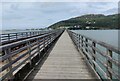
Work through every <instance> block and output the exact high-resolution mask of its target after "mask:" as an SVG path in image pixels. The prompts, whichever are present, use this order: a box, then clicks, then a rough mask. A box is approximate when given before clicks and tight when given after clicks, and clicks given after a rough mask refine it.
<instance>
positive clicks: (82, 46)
mask: <svg viewBox="0 0 120 81" xmlns="http://www.w3.org/2000/svg"><path fill="white" fill-rule="evenodd" d="M81 50H82V51H83V36H81Z"/></svg>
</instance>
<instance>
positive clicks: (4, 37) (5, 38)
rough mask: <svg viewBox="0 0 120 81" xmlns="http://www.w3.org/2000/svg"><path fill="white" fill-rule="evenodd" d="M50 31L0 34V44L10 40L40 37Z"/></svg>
mask: <svg viewBox="0 0 120 81" xmlns="http://www.w3.org/2000/svg"><path fill="white" fill-rule="evenodd" d="M49 32H51V31H31V32H17V33H5V34H0V43H4V42H9V41H12V40H18V39H22V38H27V37H32V36H36V35H41V34H45V33H49Z"/></svg>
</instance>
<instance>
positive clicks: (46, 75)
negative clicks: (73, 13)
mask: <svg viewBox="0 0 120 81" xmlns="http://www.w3.org/2000/svg"><path fill="white" fill-rule="evenodd" d="M96 78H97V77H95V76H94V74H93V73H92V72H91V71H90V70H89V67H88V66H87V65H86V63H85V60H84V59H83V57H82V55H81V54H80V53H79V52H78V51H77V50H76V48H75V46H74V44H73V42H72V40H71V39H70V37H69V35H68V33H67V32H66V31H65V32H64V33H63V34H62V36H61V37H60V38H59V40H58V41H57V43H56V44H55V46H54V48H53V50H52V51H51V53H50V54H49V56H48V58H47V59H46V60H45V62H44V63H43V65H42V67H40V65H38V66H37V67H36V68H35V70H34V71H33V72H32V73H31V74H30V76H29V77H28V78H27V79H96Z"/></svg>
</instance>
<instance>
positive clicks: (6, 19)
mask: <svg viewBox="0 0 120 81" xmlns="http://www.w3.org/2000/svg"><path fill="white" fill-rule="evenodd" d="M115 4H117V3H115V2H79V3H78V2H4V3H3V4H2V7H3V8H2V13H3V14H2V18H3V19H2V20H3V28H4V29H10V28H17V29H20V28H33V27H36V28H38V27H39V28H40V27H47V26H49V25H51V24H53V23H55V22H58V21H60V20H65V19H69V18H71V17H76V16H80V15H84V14H89V13H99V14H102V13H105V11H107V10H109V11H111V12H114V11H112V10H110V9H113V8H117V6H116V5H115ZM106 13H108V12H106ZM106 13H105V14H106ZM108 14H110V13H108Z"/></svg>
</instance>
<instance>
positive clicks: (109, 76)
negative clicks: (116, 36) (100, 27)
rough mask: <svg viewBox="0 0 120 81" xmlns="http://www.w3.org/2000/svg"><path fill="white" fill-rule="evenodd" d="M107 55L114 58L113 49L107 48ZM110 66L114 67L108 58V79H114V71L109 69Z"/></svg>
mask: <svg viewBox="0 0 120 81" xmlns="http://www.w3.org/2000/svg"><path fill="white" fill-rule="evenodd" d="M107 55H108V57H111V58H112V51H111V50H109V49H107ZM109 68H110V69H112V62H111V61H110V60H109V59H107V76H108V79H112V73H111V72H110V71H109Z"/></svg>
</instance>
